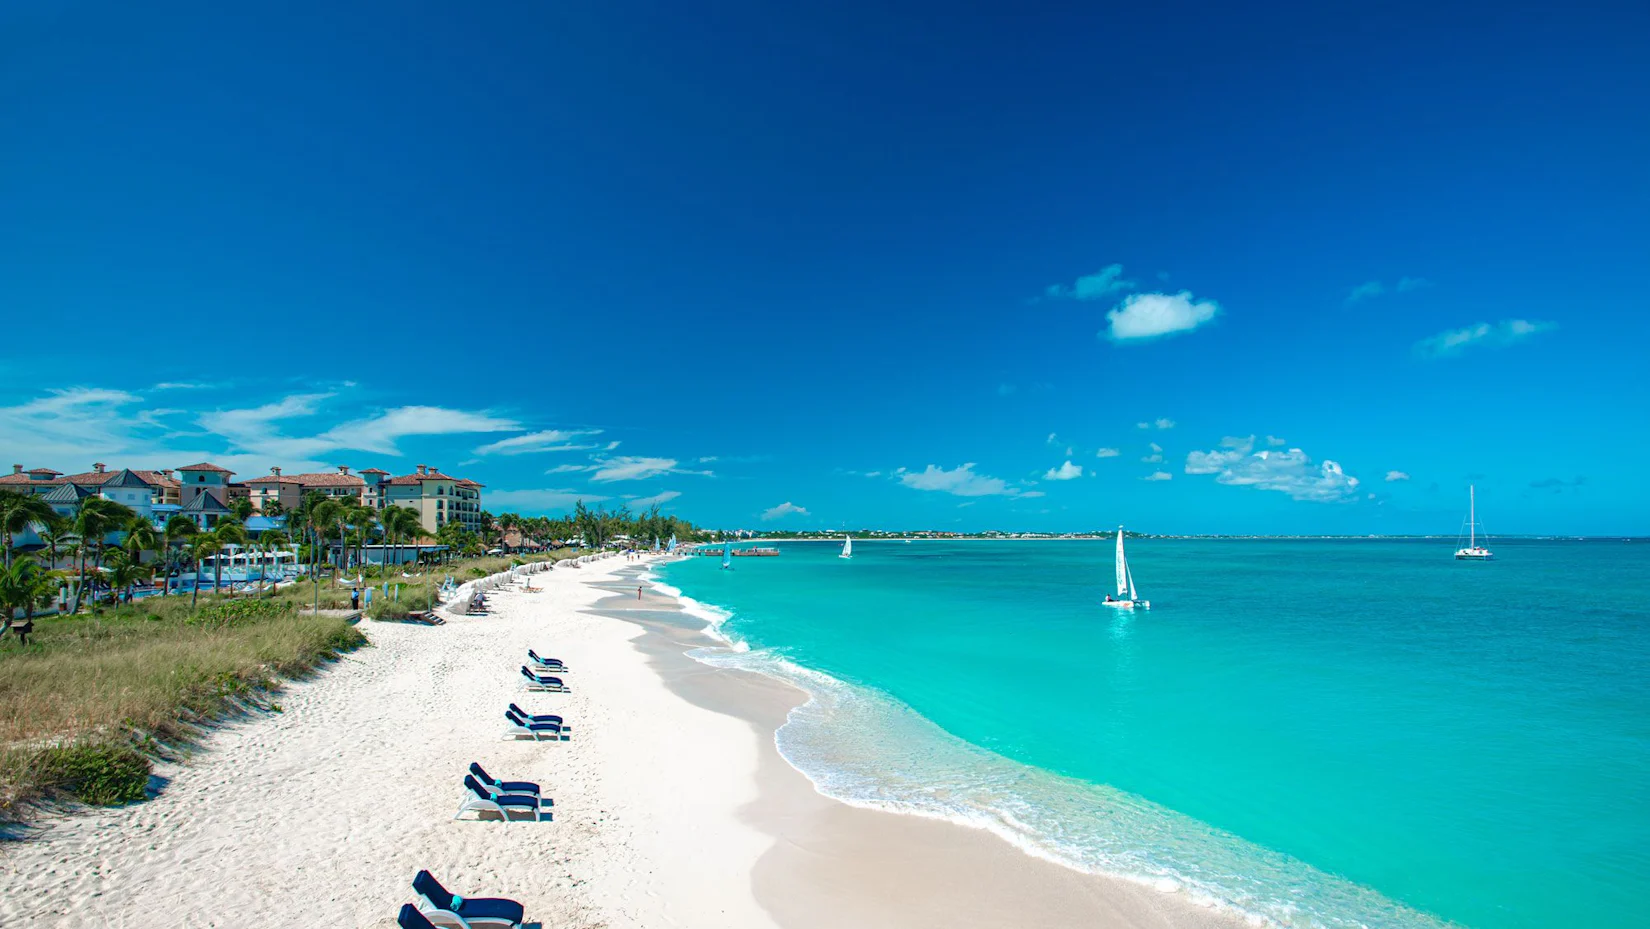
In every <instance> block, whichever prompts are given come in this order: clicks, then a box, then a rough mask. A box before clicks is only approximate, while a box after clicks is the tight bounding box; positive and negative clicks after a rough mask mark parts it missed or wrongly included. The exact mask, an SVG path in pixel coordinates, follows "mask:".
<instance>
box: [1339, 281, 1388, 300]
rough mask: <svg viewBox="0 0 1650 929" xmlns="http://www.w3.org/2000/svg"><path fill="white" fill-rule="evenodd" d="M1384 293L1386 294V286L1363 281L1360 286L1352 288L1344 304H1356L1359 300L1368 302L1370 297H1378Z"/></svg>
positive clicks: (1376, 282) (1377, 282)
mask: <svg viewBox="0 0 1650 929" xmlns="http://www.w3.org/2000/svg"><path fill="white" fill-rule="evenodd" d="M1384 293H1386V286H1385V285H1383V284H1382V283H1381V282H1380V281H1365V282H1363V283H1362V284H1359V285H1358V286H1356V287H1354V288H1352V292H1351V293H1349V294H1347V295H1346V302H1347V304H1349V305H1350V304H1353V303H1357V302H1358V301H1359V300H1368V299H1369V298H1370V297H1379V296H1380V295H1381V294H1384Z"/></svg>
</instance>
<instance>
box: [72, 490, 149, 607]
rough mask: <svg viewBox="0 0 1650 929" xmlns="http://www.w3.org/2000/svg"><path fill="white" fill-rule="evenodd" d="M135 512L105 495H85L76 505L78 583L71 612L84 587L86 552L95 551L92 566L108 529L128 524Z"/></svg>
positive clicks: (96, 562)
mask: <svg viewBox="0 0 1650 929" xmlns="http://www.w3.org/2000/svg"><path fill="white" fill-rule="evenodd" d="M136 515H137V514H136V513H134V512H132V510H131V508H130V507H127V506H124V505H122V504H119V503H116V502H115V501H113V500H109V499H106V498H104V497H87V498H86V499H84V500H82V501H80V505H79V506H78V507H76V508H75V514H74V534H75V535H77V536H80V586H79V587H78V588H77V589H76V590H75V592H74V605H73V606H72V608H71V609H70V610H69V612H70V613H78V612H80V598H81V597H82V596H83V595H84V594H85V590H86V556H87V554H93V555H94V559H93V567H96V566H99V565H101V564H102V563H103V551H104V548H105V545H106V541H107V537H108V535H109V533H111V532H114V531H116V530H118V529H120V528H122V527H123V526H127V525H130V524H131V521H132V518H133V517H135V516H136ZM94 603H95V600H94ZM94 609H95V606H94Z"/></svg>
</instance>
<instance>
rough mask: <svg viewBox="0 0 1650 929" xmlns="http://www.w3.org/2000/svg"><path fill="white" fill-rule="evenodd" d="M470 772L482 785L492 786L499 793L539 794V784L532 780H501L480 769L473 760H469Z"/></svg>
mask: <svg viewBox="0 0 1650 929" xmlns="http://www.w3.org/2000/svg"><path fill="white" fill-rule="evenodd" d="M470 773H471V774H473V775H475V778H476V780H478V781H480V782H481V783H482V785H483V786H486V787H489V788H492V789H493V790H495V791H498V792H499V793H501V794H527V795H530V796H534V797H536V796H538V795H539V785H537V784H535V783H533V782H532V781H501V780H499V779H498V778H496V777H493V776H492V775H491V774H488V773H487V772H486V771H485V770H483V769H482V767H481V765H479V764H476V763H475V762H473V761H472V762H470Z"/></svg>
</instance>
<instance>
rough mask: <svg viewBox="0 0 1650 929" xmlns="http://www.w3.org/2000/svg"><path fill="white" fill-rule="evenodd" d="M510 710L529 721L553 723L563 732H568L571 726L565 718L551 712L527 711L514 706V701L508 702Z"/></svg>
mask: <svg viewBox="0 0 1650 929" xmlns="http://www.w3.org/2000/svg"><path fill="white" fill-rule="evenodd" d="M510 712H512V713H514V714H516V715H517V716H520V717H521V718H522V719H525V720H527V721H528V722H530V723H555V724H556V725H558V726H560V727H561V731H563V732H568V731H570V730H571V729H572V728H573V727H572V726H569V725H568V724H567V721H566V720H564V719H562V718H561V717H560V716H557V715H555V714H553V713H529V712H527V711H526V710H524V709H522V708H521V707H519V706H516V705H515V704H514V703H512V704H510Z"/></svg>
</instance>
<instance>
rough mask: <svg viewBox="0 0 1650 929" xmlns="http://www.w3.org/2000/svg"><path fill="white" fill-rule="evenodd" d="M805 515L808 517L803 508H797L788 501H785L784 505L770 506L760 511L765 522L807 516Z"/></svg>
mask: <svg viewBox="0 0 1650 929" xmlns="http://www.w3.org/2000/svg"><path fill="white" fill-rule="evenodd" d="M807 515H808V510H807V509H806V508H805V507H800V506H797V505H796V504H794V503H792V502H791V501H789V500H786V501H785V502H784V503H781V504H779V505H778V506H770V507H768V508H767V509H765V510H763V511H762V518H763V519H765V520H773V519H781V518H783V517H786V516H807Z"/></svg>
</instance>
